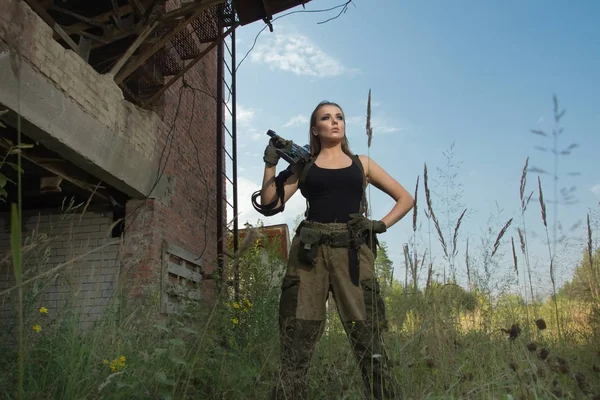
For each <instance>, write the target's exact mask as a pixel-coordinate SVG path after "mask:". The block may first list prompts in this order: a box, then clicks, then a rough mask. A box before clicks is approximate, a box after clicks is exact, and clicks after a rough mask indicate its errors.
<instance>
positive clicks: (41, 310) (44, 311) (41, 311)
mask: <svg viewBox="0 0 600 400" xmlns="http://www.w3.org/2000/svg"><path fill="white" fill-rule="evenodd" d="M40 313H41V314H48V309H47V308H46V307H40Z"/></svg>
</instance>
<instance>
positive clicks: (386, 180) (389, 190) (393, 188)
mask: <svg viewBox="0 0 600 400" xmlns="http://www.w3.org/2000/svg"><path fill="white" fill-rule="evenodd" d="M359 158H360V161H361V162H362V164H363V168H364V170H365V175H366V177H367V179H368V182H369V183H371V184H372V185H373V186H375V187H376V188H377V189H379V190H381V191H382V192H384V193H386V194H388V195H389V196H390V197H391V198H393V199H394V201H395V202H396V204H395V205H394V207H393V208H392V209H391V211H390V212H389V213H388V214H387V215H385V216H384V217H383V218H382V219H381V220H382V221H383V223H384V224H385V226H386V227H387V228H388V229H389V228H390V227H391V226H392V225H394V224H395V223H396V222H398V221H400V220H401V219H402V218H404V216H405V215H406V214H408V212H409V211H410V210H411V209H412V208H413V207H414V204H415V200H414V199H413V197H412V196H411V194H410V193H409V192H408V191H407V190H406V189H405V188H404V187H403V186H402V185H401V184H400V183H399V182H398V181H396V180H395V179H394V178H393V177H392V176H391V175H390V174H388V173H387V172H386V171H385V170H384V169H383V168H381V167H380V166H379V165H378V164H377V163H376V162H375V161H373V160H372V159H371V158H369V157H367V156H362V155H361V156H359Z"/></svg>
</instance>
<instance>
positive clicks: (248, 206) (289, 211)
mask: <svg viewBox="0 0 600 400" xmlns="http://www.w3.org/2000/svg"><path fill="white" fill-rule="evenodd" d="M237 183H238V187H237V191H238V213H239V216H238V218H239V219H238V226H243V224H245V223H246V222H248V223H250V224H252V225H254V224H256V223H257V222H258V220H259V219H260V220H261V221H262V222H263V223H264V224H265V225H276V224H288V226H289V228H290V229H293V227H294V220H295V219H296V216H297V215H298V214H300V213H304V210H305V209H306V200H305V199H304V197H303V196H302V194H301V193H300V191H297V192H296V193H295V194H294V196H292V198H291V199H290V200H289V201H288V203H286V205H285V210H284V211H283V212H281V213H278V214H275V215H273V216H271V217H265V216H264V215H262V214H260V213H259V212H258V211H256V210H255V209H254V207H253V206H252V201H251V196H252V193H254V192H255V191H257V190H260V185H261V184H262V181H261V180H260V179H257V180H256V181H253V180H250V179H248V178H244V177H241V176H238V180H237ZM227 200H228V201H229V202H230V203H232V204H233V194H232V193H231V190H230V189H229V188H228V193H227ZM257 201H260V198H259V199H257ZM228 211H229V212H231V210H228ZM232 218H233V216H232V215H227V219H228V220H231V219H232Z"/></svg>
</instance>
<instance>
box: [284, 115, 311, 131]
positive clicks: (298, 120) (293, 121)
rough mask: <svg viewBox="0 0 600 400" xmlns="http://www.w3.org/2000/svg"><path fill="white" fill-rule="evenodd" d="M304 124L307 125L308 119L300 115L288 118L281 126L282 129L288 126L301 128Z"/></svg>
mask: <svg viewBox="0 0 600 400" xmlns="http://www.w3.org/2000/svg"><path fill="white" fill-rule="evenodd" d="M306 124H308V117H307V116H306V115H303V114H300V115H296V116H295V117H292V118H290V120H289V121H288V122H286V124H285V125H283V127H284V128H287V127H290V126H302V125H306Z"/></svg>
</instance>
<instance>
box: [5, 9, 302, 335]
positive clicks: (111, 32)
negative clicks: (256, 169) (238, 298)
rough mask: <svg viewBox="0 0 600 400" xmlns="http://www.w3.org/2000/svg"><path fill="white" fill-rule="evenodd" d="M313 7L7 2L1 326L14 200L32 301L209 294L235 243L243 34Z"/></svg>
mask: <svg viewBox="0 0 600 400" xmlns="http://www.w3.org/2000/svg"><path fill="white" fill-rule="evenodd" d="M304 3H307V1H292V0H281V1H277V0H271V1H265V0H252V1H251V0H246V1H244V0H238V1H236V0H233V1H231V0H220V1H219V0H195V1H184V0H168V1H165V0H162V1H160V0H110V1H109V0H102V1H93V2H92V1H87V0H61V1H55V0H3V1H2V2H0V72H1V73H0V113H1V115H0V123H2V125H1V126H0V137H1V140H0V144H1V146H0V152H2V158H0V160H2V159H4V156H6V158H5V159H4V161H3V162H2V164H0V173H1V175H0V178H2V179H0V183H2V185H0V189H4V190H0V198H1V199H0V223H1V226H2V230H1V231H0V293H4V294H3V295H2V296H0V321H5V320H8V319H9V318H10V317H11V315H14V312H15V307H14V298H15V297H14V295H15V293H16V292H15V291H14V290H12V289H11V288H13V289H14V287H15V283H16V281H15V276H14V274H13V262H12V258H11V252H10V247H11V235H10V232H11V206H12V204H16V203H19V204H20V207H21V208H22V213H21V215H22V226H21V230H22V232H23V233H22V243H21V245H22V248H23V249H24V251H23V265H24V272H23V280H24V281H27V280H31V282H28V286H27V287H28V290H27V293H28V295H31V296H34V297H32V298H31V299H29V300H31V301H32V304H34V305H37V306H40V305H42V306H44V307H46V308H47V309H48V310H52V309H56V308H60V307H62V306H63V304H65V303H67V302H71V303H72V304H73V305H74V306H75V307H76V309H77V310H78V314H79V318H80V322H81V323H82V324H84V325H85V324H89V323H91V322H93V321H94V320H96V319H97V318H98V317H99V316H100V315H102V314H103V313H104V311H105V310H106V308H107V306H108V304H109V301H110V299H111V298H113V297H114V296H113V295H114V293H115V291H116V290H117V288H118V287H121V288H126V289H127V292H128V293H129V296H131V297H132V298H137V297H136V296H142V295H149V296H151V297H152V298H155V299H158V304H159V305H160V307H159V309H160V311H161V312H163V313H171V312H175V311H177V309H178V304H179V301H180V300H181V298H182V297H186V298H198V299H207V300H208V299H210V297H211V294H212V293H213V290H214V279H212V278H213V277H214V276H215V274H217V275H218V274H221V273H222V271H223V268H224V265H225V264H226V263H227V260H228V259H229V258H230V257H231V255H232V252H235V250H236V249H237V242H238V238H237V230H238V227H237V220H236V219H235V216H236V215H237V193H236V170H237V166H236V123H235V121H236V82H235V71H236V57H235V55H236V54H235V53H236V49H235V30H236V28H237V27H239V26H242V25H246V24H250V23H267V24H269V23H270V20H271V19H272V18H273V15H275V14H277V13H280V12H282V11H285V10H288V9H291V8H293V7H296V6H299V5H303V4H304ZM19 139H20V143H22V145H23V146H22V147H21V148H16V147H15V146H17V143H18V142H19ZM17 153H20V156H21V157H20V160H21V173H19V172H17V171H18V167H17V166H16V165H15V164H16V163H17ZM19 175H20V177H19ZM19 180H20V182H21V185H20V191H19V190H17V183H18V182H19ZM228 191H232V194H230V197H231V198H233V202H230V201H227V196H228ZM228 234H230V235H232V237H233V248H232V249H231V250H228V249H227V248H226V247H227V246H225V243H226V242H227V241H226V240H224V238H225V237H226V236H227V235H228ZM33 278H35V279H33ZM186 287H187V288H192V290H180V289H181V288H186ZM32 288H33V289H32Z"/></svg>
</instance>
